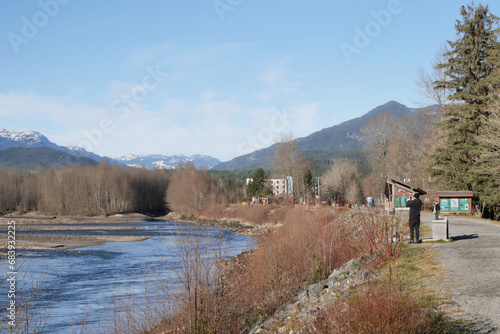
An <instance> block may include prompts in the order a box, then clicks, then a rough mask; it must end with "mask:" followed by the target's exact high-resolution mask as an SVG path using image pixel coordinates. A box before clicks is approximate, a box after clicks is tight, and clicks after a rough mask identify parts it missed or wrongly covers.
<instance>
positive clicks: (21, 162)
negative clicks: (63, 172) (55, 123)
mask: <svg viewBox="0 0 500 334" xmlns="http://www.w3.org/2000/svg"><path fill="white" fill-rule="evenodd" d="M96 164H97V162H96V161H95V160H92V159H90V158H85V157H77V156H74V155H71V154H68V153H64V152H61V151H56V150H53V149H50V148H46V147H33V148H25V147H9V148H6V149H4V150H1V151H0V167H10V166H18V167H21V168H27V169H35V168H36V167H37V166H41V167H61V166H65V165H96Z"/></svg>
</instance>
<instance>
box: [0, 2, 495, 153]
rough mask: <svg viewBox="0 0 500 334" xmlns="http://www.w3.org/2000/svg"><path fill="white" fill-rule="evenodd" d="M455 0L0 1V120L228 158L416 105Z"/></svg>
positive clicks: (88, 143)
mask: <svg viewBox="0 0 500 334" xmlns="http://www.w3.org/2000/svg"><path fill="white" fill-rule="evenodd" d="M462 3H463V1H453V0H446V1H439V2H437V1H430V0H429V1H427V0H426V1H424V0H422V1H417V0H399V1H398V0H390V1H387V0H384V1H378V0H377V1H367V0H359V1H334V0H309V1H305V0H300V1H299V0H288V1H284V0H282V1H269V0H252V1H250V0H215V1H214V0H194V1H179V0H163V1H160V0H150V1H118V0H110V1H97V0H86V1H78V0H40V1H27V0H26V1H14V0H6V1H1V2H0V37H1V38H0V60H1V61H0V76H1V80H0V128H6V129H9V130H15V131H26V130H35V131H38V132H41V133H43V134H45V135H46V136H47V137H48V138H49V139H50V140H52V141H53V142H55V143H57V144H59V145H64V144H68V145H75V146H82V147H84V148H86V149H87V150H89V151H93V152H95V153H97V154H101V155H107V156H112V157H118V156H121V155H125V154H129V153H134V154H150V153H157V154H166V155H172V154H185V155H191V154H197V153H198V154H208V155H212V156H214V157H216V158H219V159H221V160H223V161H225V160H229V159H232V158H234V157H236V156H239V155H241V154H245V153H249V152H251V151H253V150H255V149H259V148H262V147H267V146H269V145H271V144H273V143H274V142H275V141H276V140H277V139H278V138H279V137H280V135H281V134H282V133H288V132H290V131H291V132H293V134H294V135H295V136H296V137H302V136H306V135H308V134H310V133H312V132H314V131H318V130H321V129H322V128H325V127H330V126H333V125H335V124H339V123H341V122H343V121H346V120H349V119H352V118H355V117H358V116H361V115H363V114H365V113H366V112H368V111H369V110H371V109H373V108H374V107H376V106H378V105H381V104H384V103H386V102H388V101H390V100H396V101H398V102H401V103H403V104H405V105H407V106H409V107H418V106H419V105H421V104H425V101H424V100H423V97H422V96H420V95H419V94H418V91H417V88H416V85H415V81H416V76H417V75H416V74H417V68H418V66H422V67H424V68H426V69H428V68H429V67H430V63H431V61H432V59H433V58H434V55H435V54H436V52H437V50H438V49H439V47H440V46H441V45H442V44H444V43H445V42H446V40H452V39H455V30H454V23H455V20H456V19H459V18H460V15H459V12H460V5H461V4H462ZM483 3H484V4H489V6H490V10H491V11H492V12H493V13H494V14H496V15H500V4H498V3H493V2H491V3H488V2H483ZM466 4H467V3H466Z"/></svg>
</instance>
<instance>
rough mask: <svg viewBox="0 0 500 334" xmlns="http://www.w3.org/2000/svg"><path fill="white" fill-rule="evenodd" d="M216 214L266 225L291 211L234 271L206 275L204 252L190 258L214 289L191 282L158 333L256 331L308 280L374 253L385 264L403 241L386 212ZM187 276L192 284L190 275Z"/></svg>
mask: <svg viewBox="0 0 500 334" xmlns="http://www.w3.org/2000/svg"><path fill="white" fill-rule="evenodd" d="M212 210H214V209H212ZM215 212H217V214H221V215H223V216H224V217H227V218H236V217H237V218H240V219H248V220H251V221H254V222H258V223H263V222H266V221H268V222H269V221H274V219H276V220H277V217H283V218H282V226H281V227H280V228H279V229H277V230H275V231H273V232H269V233H267V234H265V235H263V236H261V237H260V238H259V241H258V247H257V248H256V249H255V250H253V251H252V252H250V253H248V254H246V256H245V261H244V264H243V265H240V266H238V267H236V268H231V272H230V275H224V274H223V273H222V272H220V271H218V272H216V274H213V275H206V274H205V273H204V272H203V270H205V269H204V268H206V265H204V264H203V259H202V258H201V257H200V261H194V262H192V261H187V260H183V261H184V265H185V267H186V268H184V269H183V272H192V274H191V277H202V276H203V277H210V280H202V281H203V284H201V285H198V288H202V287H204V286H205V287H207V288H203V289H201V290H199V289H198V290H196V292H193V289H192V288H193V284H190V285H187V284H186V283H184V284H183V292H182V294H181V296H183V297H182V298H183V303H184V304H182V305H179V304H178V305H179V307H177V309H176V313H175V315H174V316H171V317H169V318H168V319H166V320H164V321H163V322H162V323H161V325H159V326H157V327H155V330H153V331H152V333H156V332H162V331H163V332H165V333H168V332H172V333H173V332H177V330H178V329H179V332H190V333H191V332H193V333H216V332H217V333H239V332H241V331H245V330H248V329H249V328H250V327H251V325H252V324H253V323H254V322H255V320H256V319H258V317H259V316H263V317H265V316H269V315H270V314H272V313H273V312H274V311H275V310H276V309H277V308H278V307H279V306H280V305H282V304H283V303H285V302H288V301H290V300H291V299H292V297H293V296H295V295H296V293H297V292H298V291H299V290H300V289H301V288H303V287H304V285H306V284H310V283H314V282H318V281H320V280H322V279H324V278H326V277H327V275H328V274H330V273H331V272H332V271H333V270H334V269H336V268H338V267H340V266H341V265H342V264H344V263H345V262H347V261H348V260H350V259H351V258H355V257H359V256H361V255H362V254H366V253H369V254H372V258H373V259H374V260H375V261H376V262H377V263H378V262H380V261H384V260H385V259H387V258H389V257H394V256H397V251H398V248H397V243H394V242H393V241H392V238H390V235H391V231H392V229H393V228H394V224H392V222H389V221H387V218H386V217H383V216H378V218H377V217H371V216H369V215H361V214H352V213H351V212H347V211H346V212H340V213H338V212H332V211H327V210H305V209H302V208H283V207H281V206H273V205H268V206H266V205H258V206H231V207H230V209H227V208H226V209H224V210H216V211H215ZM195 253H196V252H195ZM185 257H186V259H187V258H188V256H187V255H185ZM197 257H199V255H197V256H194V258H195V259H196V258H197ZM190 258H193V257H190ZM187 268H191V269H187ZM200 271H201V272H200ZM183 280H184V281H186V282H189V279H188V278H187V277H186V276H184V277H183V278H182V279H181V281H183ZM195 281H196V280H195ZM193 293H195V294H194V295H193ZM197 303H198V304H197ZM200 303H201V304H200Z"/></svg>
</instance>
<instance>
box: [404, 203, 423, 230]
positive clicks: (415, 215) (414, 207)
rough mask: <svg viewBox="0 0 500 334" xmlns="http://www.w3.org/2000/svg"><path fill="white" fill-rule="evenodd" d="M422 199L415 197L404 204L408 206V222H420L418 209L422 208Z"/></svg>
mask: <svg viewBox="0 0 500 334" xmlns="http://www.w3.org/2000/svg"><path fill="white" fill-rule="evenodd" d="M422 204H423V203H422V201H421V200H420V199H419V198H415V199H413V200H411V201H408V202H406V206H407V207H409V208H410V223H412V224H413V223H419V222H420V210H421V209H422Z"/></svg>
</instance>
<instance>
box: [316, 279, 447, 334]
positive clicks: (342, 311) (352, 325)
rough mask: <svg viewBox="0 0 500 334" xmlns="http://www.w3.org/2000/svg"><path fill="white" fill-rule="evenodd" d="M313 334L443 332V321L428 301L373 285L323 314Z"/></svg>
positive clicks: (391, 287)
mask: <svg viewBox="0 0 500 334" xmlns="http://www.w3.org/2000/svg"><path fill="white" fill-rule="evenodd" d="M312 328H313V332H314V333H325V334H327V333H328V334H329V333H340V334H344V333H345V334H351V333H352V334H354V333H381V334H401V333H407V334H413V333H415V334H416V333H441V332H443V331H444V330H445V326H444V322H443V319H442V317H441V316H440V315H439V314H436V313H434V312H433V311H432V309H431V308H429V307H428V306H427V305H426V302H425V300H423V299H420V298H418V297H416V296H414V295H412V294H411V293H410V292H409V291H404V290H401V289H400V288H398V287H396V286H370V287H369V288H368V289H367V291H366V292H365V293H363V294H356V295H354V296H352V297H350V298H348V299H347V301H345V302H344V303H337V304H336V305H334V306H333V307H331V308H327V309H325V310H323V311H320V313H319V315H318V316H317V318H316V319H315V321H314V322H313V324H312Z"/></svg>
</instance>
